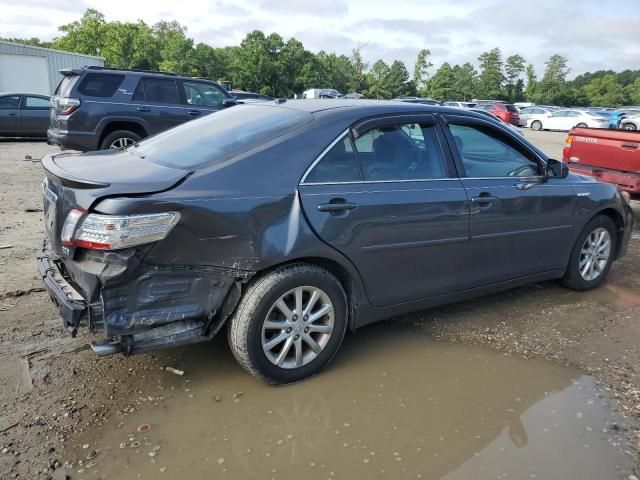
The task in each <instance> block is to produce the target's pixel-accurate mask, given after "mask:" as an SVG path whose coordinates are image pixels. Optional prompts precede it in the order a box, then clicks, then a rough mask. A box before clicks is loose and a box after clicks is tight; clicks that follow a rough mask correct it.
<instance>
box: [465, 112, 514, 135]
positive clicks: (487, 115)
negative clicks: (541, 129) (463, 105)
mask: <svg viewBox="0 0 640 480" xmlns="http://www.w3.org/2000/svg"><path fill="white" fill-rule="evenodd" d="M470 110H471V111H472V112H476V113H479V114H480V115H484V116H485V117H487V118H490V119H491V120H493V121H496V122H499V123H501V124H502V125H504V126H505V127H507V128H509V129H510V130H511V131H513V132H516V133H517V134H518V135H522V136H524V133H523V132H522V130H520V129H518V128H516V127H515V126H513V125H512V124H510V123H507V122H505V121H504V120H502V119H501V118H500V117H496V116H495V115H493V114H491V113H489V112H487V111H486V110H482V109H481V108H471V109H470Z"/></svg>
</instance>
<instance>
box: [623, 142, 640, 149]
mask: <svg viewBox="0 0 640 480" xmlns="http://www.w3.org/2000/svg"><path fill="white" fill-rule="evenodd" d="M622 148H631V149H634V150H635V149H636V148H638V144H637V143H631V142H624V143H623V144H622Z"/></svg>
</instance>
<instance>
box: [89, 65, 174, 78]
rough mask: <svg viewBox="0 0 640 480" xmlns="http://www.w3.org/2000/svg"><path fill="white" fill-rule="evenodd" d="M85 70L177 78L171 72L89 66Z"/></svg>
mask: <svg viewBox="0 0 640 480" xmlns="http://www.w3.org/2000/svg"><path fill="white" fill-rule="evenodd" d="M85 68H86V69H87V70H111V71H116V72H139V73H156V74H159V75H172V76H174V77H177V76H178V74H177V73H173V72H161V71H159V70H140V69H137V68H112V67H100V66H98V65H89V66H88V67H85Z"/></svg>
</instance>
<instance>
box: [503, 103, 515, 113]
mask: <svg viewBox="0 0 640 480" xmlns="http://www.w3.org/2000/svg"><path fill="white" fill-rule="evenodd" d="M504 108H506V109H507V110H509V111H510V112H514V113H518V109H517V108H516V107H514V106H513V105H505V106H504Z"/></svg>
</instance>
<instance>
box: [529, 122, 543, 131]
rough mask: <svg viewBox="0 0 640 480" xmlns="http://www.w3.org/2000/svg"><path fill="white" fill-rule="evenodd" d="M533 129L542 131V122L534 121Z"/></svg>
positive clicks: (532, 123)
mask: <svg viewBox="0 0 640 480" xmlns="http://www.w3.org/2000/svg"><path fill="white" fill-rule="evenodd" d="M531 129H532V130H537V131H540V130H542V122H541V121H540V120H534V121H533V122H531Z"/></svg>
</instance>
